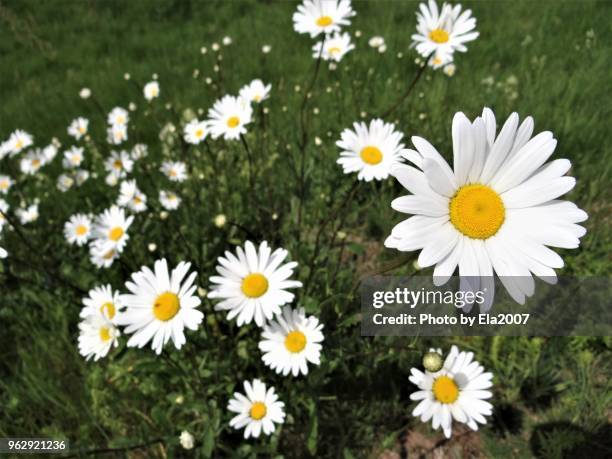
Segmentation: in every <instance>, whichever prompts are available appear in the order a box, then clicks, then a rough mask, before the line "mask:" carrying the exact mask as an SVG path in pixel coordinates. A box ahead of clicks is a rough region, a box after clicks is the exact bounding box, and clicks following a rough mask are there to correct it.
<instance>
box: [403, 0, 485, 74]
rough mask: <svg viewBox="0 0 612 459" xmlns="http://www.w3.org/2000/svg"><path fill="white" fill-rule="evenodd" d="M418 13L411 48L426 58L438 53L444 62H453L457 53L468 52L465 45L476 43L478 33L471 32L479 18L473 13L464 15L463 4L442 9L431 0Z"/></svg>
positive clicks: (422, 4) (465, 12) (445, 5)
mask: <svg viewBox="0 0 612 459" xmlns="http://www.w3.org/2000/svg"><path fill="white" fill-rule="evenodd" d="M419 9H420V12H419V11H417V20H418V23H417V33H415V34H413V35H412V40H413V43H412V46H415V47H416V50H417V51H418V52H419V54H421V56H423V57H429V56H431V55H432V54H435V58H436V59H438V60H439V61H440V62H442V63H448V62H450V61H451V60H452V55H453V53H454V52H455V51H461V52H465V51H467V48H466V47H465V43H467V42H468V41H472V40H475V39H476V38H477V37H478V32H472V30H473V29H474V28H475V27H476V19H475V18H473V17H472V11H471V10H465V11H464V12H463V13H462V12H461V5H455V6H451V5H449V4H448V3H444V4H442V8H441V9H440V10H439V9H438V5H437V3H436V2H435V0H429V6H428V5H426V4H425V3H421V4H420V5H419Z"/></svg>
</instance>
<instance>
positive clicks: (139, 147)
mask: <svg viewBox="0 0 612 459" xmlns="http://www.w3.org/2000/svg"><path fill="white" fill-rule="evenodd" d="M148 154H149V147H148V146H147V145H146V144H144V143H137V144H136V145H134V146H133V147H132V151H131V153H130V158H132V159H133V160H134V161H138V160H139V159H142V158H146V157H147V155H148Z"/></svg>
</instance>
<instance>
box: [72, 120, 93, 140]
mask: <svg viewBox="0 0 612 459" xmlns="http://www.w3.org/2000/svg"><path fill="white" fill-rule="evenodd" d="M88 126H89V120H88V119H87V118H82V117H78V118H75V119H74V120H72V123H70V126H68V135H70V136H72V137H74V138H75V139H76V140H80V139H81V137H83V136H84V135H85V134H87V127H88Z"/></svg>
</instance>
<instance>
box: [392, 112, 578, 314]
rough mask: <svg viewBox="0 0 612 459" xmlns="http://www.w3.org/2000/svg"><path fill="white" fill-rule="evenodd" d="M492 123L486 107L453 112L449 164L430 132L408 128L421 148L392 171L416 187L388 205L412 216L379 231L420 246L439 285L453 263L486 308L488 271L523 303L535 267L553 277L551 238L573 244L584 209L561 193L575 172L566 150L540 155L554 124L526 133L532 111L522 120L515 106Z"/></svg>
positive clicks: (555, 259) (555, 243)
mask: <svg viewBox="0 0 612 459" xmlns="http://www.w3.org/2000/svg"><path fill="white" fill-rule="evenodd" d="M495 127H496V122H495V115H494V114H493V112H492V111H491V110H490V109H488V108H485V109H484V110H483V112H482V116H481V117H477V118H476V119H475V120H474V122H470V121H469V120H468V119H467V118H466V116H465V115H464V114H463V113H457V114H456V115H455V117H454V118H453V125H452V138H453V156H454V160H453V165H454V167H453V169H454V170H453V169H451V168H450V166H449V165H448V164H447V163H446V161H445V160H444V158H443V157H442V156H441V155H440V153H438V151H437V150H436V149H435V148H434V147H433V146H432V145H431V144H430V143H429V142H427V141H426V140H425V139H422V138H421V137H412V143H413V144H414V146H415V147H416V150H417V151H415V150H407V152H406V153H405V157H406V158H407V159H409V160H410V161H411V162H413V163H414V164H415V165H416V166H417V167H418V168H419V169H416V168H414V167H412V166H408V165H399V166H395V168H394V169H393V171H392V172H393V175H394V176H395V177H396V178H397V180H398V181H399V182H400V183H401V184H402V185H403V186H404V187H405V188H406V189H407V190H408V191H410V192H411V193H412V195H409V196H403V197H400V198H397V199H395V200H394V201H393V202H392V203H391V206H392V207H393V208H394V209H395V210H397V211H399V212H403V213H407V214H413V215H414V216H413V217H410V218H409V219H408V220H405V221H403V222H401V223H400V224H398V225H397V226H396V227H395V228H393V231H392V232H391V235H390V236H389V237H388V238H387V240H386V241H385V245H386V246H387V247H390V248H395V249H398V250H400V251H414V250H420V251H421V253H420V255H419V258H418V264H419V266H421V267H428V266H434V265H435V269H434V273H433V275H434V284H436V285H442V284H444V283H446V282H447V281H448V279H449V277H450V276H451V275H452V274H453V273H454V272H455V270H456V269H457V266H458V267H459V275H460V277H461V289H462V290H471V291H478V290H485V291H486V292H487V295H486V296H487V300H486V301H485V303H483V304H482V305H481V309H483V310H485V311H486V310H488V309H489V308H490V307H491V303H492V301H493V292H494V290H493V289H494V283H493V274H494V273H496V274H497V276H498V277H499V279H500V281H501V282H502V284H503V285H504V287H505V288H506V290H507V291H508V293H509V294H510V296H511V297H512V298H513V299H514V300H515V301H517V302H518V303H520V304H523V303H524V302H525V298H526V297H529V296H531V295H532V294H533V292H534V289H535V285H534V280H533V278H532V274H535V275H536V276H538V277H540V278H541V279H543V280H545V281H548V282H552V283H554V282H555V280H556V275H555V271H554V269H555V268H561V267H563V259H562V258H561V257H560V256H559V255H557V254H556V253H555V252H554V251H552V250H551V249H549V248H548V246H550V247H560V248H566V249H573V248H577V247H578V245H579V244H580V238H581V237H582V236H583V235H584V234H585V232H586V230H585V229H584V228H583V227H582V226H579V225H577V223H579V222H582V221H584V220H586V219H587V214H586V213H585V212H584V211H582V210H581V209H579V208H578V207H576V205H575V204H573V203H572V202H569V201H562V200H559V199H558V198H559V197H560V196H562V195H563V194H565V193H567V192H568V191H570V190H571V189H572V188H573V187H574V185H575V184H576V180H575V179H574V178H573V177H567V176H565V173H566V172H567V171H568V170H569V169H570V166H571V164H570V162H569V161H568V160H567V159H557V160H555V161H551V162H548V163H547V162H546V161H547V160H548V159H549V158H550V156H551V155H552V154H553V152H554V151H555V147H556V146H557V140H556V139H555V138H554V137H553V134H552V133H551V132H548V131H546V132H541V133H540V134H538V135H536V136H535V137H533V138H532V133H533V119H532V118H531V117H527V118H526V119H525V120H524V121H523V123H522V124H520V126H519V117H518V115H517V114H516V113H513V114H512V115H510V117H509V118H508V120H507V121H506V122H505V123H504V125H503V127H502V129H501V131H500V132H499V134H498V135H497V136H496V128H495ZM488 292H490V294H489V293H488ZM471 306H472V304H469V303H468V305H467V307H468V309H469V308H471Z"/></svg>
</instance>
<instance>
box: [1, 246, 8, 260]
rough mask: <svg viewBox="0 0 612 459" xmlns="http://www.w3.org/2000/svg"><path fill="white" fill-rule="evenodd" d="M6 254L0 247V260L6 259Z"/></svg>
mask: <svg viewBox="0 0 612 459" xmlns="http://www.w3.org/2000/svg"><path fill="white" fill-rule="evenodd" d="M7 256H8V253H7V252H6V250H4V249H3V248H2V247H0V258H6V257H7Z"/></svg>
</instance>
